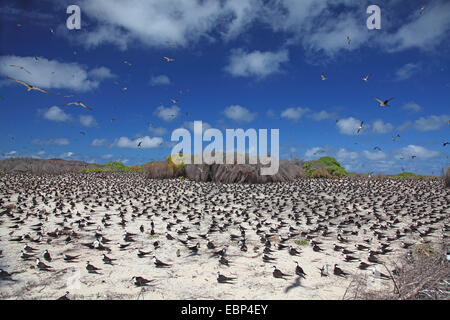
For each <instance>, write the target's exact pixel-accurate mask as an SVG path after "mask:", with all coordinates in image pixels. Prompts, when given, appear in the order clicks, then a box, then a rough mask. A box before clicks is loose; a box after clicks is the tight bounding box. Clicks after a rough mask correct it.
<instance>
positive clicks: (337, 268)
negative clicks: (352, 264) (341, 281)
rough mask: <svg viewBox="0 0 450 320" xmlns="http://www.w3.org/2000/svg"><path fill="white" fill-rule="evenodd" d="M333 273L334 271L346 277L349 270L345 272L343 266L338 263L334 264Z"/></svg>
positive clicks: (337, 274)
mask: <svg viewBox="0 0 450 320" xmlns="http://www.w3.org/2000/svg"><path fill="white" fill-rule="evenodd" d="M333 273H334V274H335V275H336V276H339V277H346V276H348V275H349V274H348V273H347V272H345V271H344V270H342V269H341V268H339V267H338V265H337V264H335V265H334V270H333Z"/></svg>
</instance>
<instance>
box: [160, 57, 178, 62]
mask: <svg viewBox="0 0 450 320" xmlns="http://www.w3.org/2000/svg"><path fill="white" fill-rule="evenodd" d="M163 58H164V59H166V61H167V62H172V61H175V59H172V58H169V57H166V56H164V57H163Z"/></svg>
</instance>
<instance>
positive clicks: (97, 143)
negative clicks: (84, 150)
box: [91, 139, 107, 147]
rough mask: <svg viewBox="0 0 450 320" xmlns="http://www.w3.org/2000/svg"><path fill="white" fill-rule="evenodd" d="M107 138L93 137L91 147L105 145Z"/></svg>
mask: <svg viewBox="0 0 450 320" xmlns="http://www.w3.org/2000/svg"><path fill="white" fill-rule="evenodd" d="M106 143H107V140H106V139H94V140H93V141H92V143H91V146H93V147H102V146H104V145H106Z"/></svg>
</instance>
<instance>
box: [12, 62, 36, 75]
mask: <svg viewBox="0 0 450 320" xmlns="http://www.w3.org/2000/svg"><path fill="white" fill-rule="evenodd" d="M9 66H10V67H14V68H19V69H20V70H23V71H25V72H28V73H29V74H31V72H30V71H28V70H27V69H25V68H24V67H22V66H18V65H15V64H10V65H9Z"/></svg>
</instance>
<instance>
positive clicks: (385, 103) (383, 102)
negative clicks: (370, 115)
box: [373, 97, 394, 107]
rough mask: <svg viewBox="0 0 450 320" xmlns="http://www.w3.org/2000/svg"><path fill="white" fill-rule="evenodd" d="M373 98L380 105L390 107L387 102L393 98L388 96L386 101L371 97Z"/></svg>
mask: <svg viewBox="0 0 450 320" xmlns="http://www.w3.org/2000/svg"><path fill="white" fill-rule="evenodd" d="M373 98H374V99H375V100H377V101H378V102H379V103H380V107H390V105H388V103H389V101H391V100H392V99H394V98H390V99H387V100H386V101H382V100H380V99H378V98H376V97H373Z"/></svg>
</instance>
